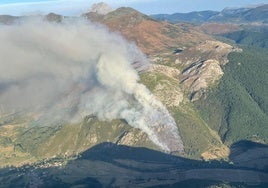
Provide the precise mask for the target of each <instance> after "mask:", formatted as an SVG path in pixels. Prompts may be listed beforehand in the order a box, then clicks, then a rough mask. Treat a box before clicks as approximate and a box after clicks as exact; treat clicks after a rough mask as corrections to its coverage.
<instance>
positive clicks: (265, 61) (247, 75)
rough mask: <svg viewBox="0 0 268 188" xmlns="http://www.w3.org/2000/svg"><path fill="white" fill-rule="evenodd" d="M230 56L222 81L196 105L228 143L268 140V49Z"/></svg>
mask: <svg viewBox="0 0 268 188" xmlns="http://www.w3.org/2000/svg"><path fill="white" fill-rule="evenodd" d="M228 58H229V60H230V62H229V64H228V65H226V66H225V68H224V72H225V74H224V76H223V78H222V80H221V82H220V84H219V85H218V86H217V88H215V89H214V90H212V91H211V92H210V93H209V94H208V97H207V98H206V99H204V100H200V101H198V102H196V103H195V105H196V106H197V107H198V108H199V110H200V113H201V115H202V117H203V118H204V119H205V120H206V121H207V122H208V124H209V125H210V126H211V128H213V129H214V130H216V131H218V132H219V134H220V135H221V137H222V139H223V140H224V141H225V142H226V143H228V144H231V143H233V142H235V141H239V140H242V139H251V140H255V141H261V142H264V143H267V142H268V139H267V135H268V129H267V126H268V95H267V93H268V79H267V78H268V72H267V70H268V55H267V49H261V48H253V47H251V48H244V51H243V53H231V54H230V55H229V57H228Z"/></svg>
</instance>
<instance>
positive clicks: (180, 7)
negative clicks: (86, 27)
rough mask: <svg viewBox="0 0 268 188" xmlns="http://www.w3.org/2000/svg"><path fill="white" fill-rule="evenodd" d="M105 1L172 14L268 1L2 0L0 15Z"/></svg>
mask: <svg viewBox="0 0 268 188" xmlns="http://www.w3.org/2000/svg"><path fill="white" fill-rule="evenodd" d="M100 1H102V2H106V3H108V4H109V5H110V6H111V7H113V8H118V7H122V6H128V7H132V8H135V9H137V10H139V11H140V12H143V13H145V14H159V13H166V14H172V13H177V12H182V13H185V12H191V11H202V10H216V11H220V10H222V9H224V8H226V7H231V8H233V7H234V8H237V7H244V6H250V5H259V4H268V0H0V15H1V14H9V15H31V14H44V13H50V12H54V13H58V14H62V15H69V16H70V15H81V14H82V13H85V12H87V10H89V9H90V7H91V5H92V4H94V3H97V2H100Z"/></svg>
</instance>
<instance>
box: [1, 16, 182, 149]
mask: <svg viewBox="0 0 268 188" xmlns="http://www.w3.org/2000/svg"><path fill="white" fill-rule="evenodd" d="M133 62H138V63H139V64H141V65H146V64H147V61H146V58H145V57H144V55H143V54H142V53H141V52H140V50H139V49H138V48H137V47H136V46H135V45H134V44H131V43H128V42H126V41H125V40H124V39H123V38H122V37H120V36H119V35H118V34H114V33H110V32H109V31H108V30H107V29H106V28H104V27H103V26H100V25H95V24H92V23H89V22H86V21H81V20H79V21H78V20H76V21H74V20H72V21H70V20H69V21H66V20H65V21H64V22H63V23H61V24H55V23H48V22H45V21H40V20H31V21H24V22H21V23H17V24H15V25H10V26H0V71H1V74H0V115H2V116H4V115H5V114H9V113H14V112H18V111H24V112H27V113H31V114H33V115H34V117H37V119H38V120H39V121H41V120H42V119H46V120H49V121H50V122H52V121H58V120H62V121H73V122H75V121H79V120H81V119H82V118H83V117H85V116H86V115H91V114H93V115H96V116H97V117H98V118H99V119H100V120H112V119H116V118H121V119H124V120H126V121H127V122H128V124H129V125H131V126H133V127H135V128H139V129H141V130H142V131H144V132H145V133H147V134H148V136H149V138H150V139H151V140H152V141H153V142H154V143H155V144H157V145H158V146H160V147H161V148H162V149H163V150H165V151H167V152H169V151H178V150H182V149H183V144H182V141H181V139H180V137H179V134H178V130H177V126H176V123H175V121H174V119H173V118H172V117H171V116H170V115H169V113H168V111H167V110H166V108H165V107H164V106H163V105H162V104H161V102H159V101H157V100H156V98H155V97H154V96H153V95H152V94H151V93H150V92H149V90H148V89H146V87H145V86H144V85H142V84H140V83H139V76H138V74H137V71H136V70H135V69H134V68H133Z"/></svg>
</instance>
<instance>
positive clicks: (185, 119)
mask: <svg viewBox="0 0 268 188" xmlns="http://www.w3.org/2000/svg"><path fill="white" fill-rule="evenodd" d="M141 80H142V82H143V83H144V84H145V85H146V86H147V87H148V88H149V89H150V90H151V91H152V92H153V93H154V94H155V95H156V96H158V97H159V96H160V98H161V96H166V97H167V96H168V95H172V93H173V90H174V88H175V87H176V86H178V85H179V81H178V80H175V79H173V78H171V77H168V76H166V75H164V74H161V73H157V72H149V73H144V74H143V75H141ZM158 84H163V85H164V88H163V90H160V91H159V90H158V91H157V90H156V88H157V86H158ZM162 87H163V86H162ZM165 91H170V93H169V94H168V95H165ZM171 97H172V96H170V97H169V98H171ZM174 100H176V99H174ZM162 101H163V100H162ZM163 102H167V103H169V101H163ZM164 104H165V103H164ZM168 110H169V111H170V112H171V114H172V116H173V117H174V119H175V121H176V123H177V125H178V128H179V132H180V135H181V137H182V140H183V142H184V146H185V152H186V156H187V157H189V158H195V159H196V158H200V156H201V154H202V153H203V152H205V151H207V150H209V149H211V148H213V147H215V146H217V147H219V146H221V142H220V140H219V138H218V136H217V134H215V132H213V131H212V130H211V129H210V127H209V126H208V125H207V124H206V122H205V121H204V120H203V119H202V118H201V117H200V115H199V113H198V111H197V110H196V108H195V106H194V105H193V104H192V103H191V102H190V101H189V100H188V99H187V97H185V96H184V98H183V101H182V102H181V103H180V105H179V106H178V107H168Z"/></svg>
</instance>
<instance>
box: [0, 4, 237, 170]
mask: <svg viewBox="0 0 268 188" xmlns="http://www.w3.org/2000/svg"><path fill="white" fill-rule="evenodd" d="M51 16H52V17H54V15H51ZM83 16H84V17H87V18H88V19H91V21H94V22H100V23H103V24H105V25H107V26H108V27H109V28H110V30H111V31H115V32H120V33H121V34H122V35H123V36H125V37H126V38H127V39H128V40H129V41H131V42H135V43H136V44H137V45H138V46H139V47H140V48H141V49H142V50H143V52H144V53H146V54H147V56H148V57H149V59H150V61H151V62H152V63H153V64H152V65H151V66H150V67H149V70H148V71H143V72H141V73H140V76H141V82H142V83H143V84H145V85H146V86H147V87H148V88H149V89H150V90H151V91H152V92H153V93H154V94H155V95H156V96H157V98H158V99H159V100H161V101H162V102H163V104H164V105H166V106H167V108H168V110H169V112H170V113H171V114H172V116H173V117H174V118H175V121H176V123H177V125H178V129H179V131H180V132H181V136H182V139H183V143H184V145H185V151H184V152H183V153H174V154H178V155H183V156H187V157H190V158H195V159H200V158H201V157H203V158H204V159H212V158H213V159H214V158H218V157H220V158H226V157H227V156H228V152H229V150H228V148H226V146H225V145H223V144H222V141H221V138H220V137H219V135H218V134H217V132H215V130H213V129H212V128H211V126H210V125H208V123H207V122H206V121H204V119H203V117H202V116H201V115H200V113H199V112H198V110H197V109H196V107H195V106H194V105H193V103H192V102H191V101H190V100H191V99H193V95H192V94H196V93H197V91H199V90H200V91H201V90H202V92H201V93H203V92H206V90H207V89H209V88H210V87H211V86H213V85H214V84H215V83H216V82H217V81H218V80H219V78H220V77H221V76H222V74H223V72H222V69H221V65H223V64H226V62H227V60H226V56H227V54H228V53H230V52H231V51H232V50H233V48H232V47H231V46H230V45H227V44H224V43H221V42H218V41H216V40H214V39H212V38H211V37H210V36H208V35H206V34H204V33H202V32H200V31H198V30H197V29H196V28H195V27H194V26H192V25H190V24H180V25H173V24H169V23H166V22H158V21H156V20H153V19H151V18H150V17H148V16H146V15H143V14H141V13H139V12H137V11H136V10H134V9H131V8H119V9H117V10H115V11H112V12H109V13H108V14H106V15H100V14H97V13H94V12H90V13H87V14H84V15H83ZM56 17H57V18H59V17H58V16H56ZM176 59H177V61H176ZM198 62H203V65H202V66H201V69H200V66H198V65H197V63H198ZM196 65H197V66H196ZM186 70H191V71H188V72H187V71H186ZM215 74H217V75H218V76H215ZM214 76H215V77H214ZM197 77H198V79H199V80H200V81H201V82H202V83H204V82H205V87H198V89H196V88H195V87H191V85H194V84H191V83H192V81H191V80H195V79H196V78H197ZM195 83H196V81H195ZM197 85H198V84H197ZM193 88H195V89H193ZM199 97H200V96H199V95H195V99H199ZM16 119H17V118H15V119H12V118H11V119H9V120H6V119H5V118H4V119H3V120H2V122H3V123H2V126H1V129H3V131H4V130H5V129H6V127H7V126H8V125H12V126H14V129H16V131H17V134H16V136H15V137H14V139H12V140H11V141H10V140H6V137H5V138H4V137H3V145H4V146H3V148H6V149H9V153H8V154H7V155H6V157H5V158H4V161H5V164H13V165H14V164H15V165H19V164H22V163H27V162H33V161H36V160H40V159H42V158H44V157H45V158H51V157H55V156H61V157H64V156H72V155H77V154H79V153H80V152H82V151H84V150H86V149H87V148H90V147H92V146H94V145H95V144H98V143H102V142H105V141H108V142H113V143H117V144H124V145H130V146H146V147H148V148H152V149H159V148H158V147H157V146H156V145H154V144H153V143H152V142H151V141H149V139H148V137H147V136H146V134H145V133H143V132H141V131H140V130H138V129H134V128H130V127H129V126H128V125H127V124H126V122H125V121H123V120H114V121H112V122H105V121H104V122H103V121H99V120H97V119H96V118H94V117H87V118H86V119H85V120H84V122H81V123H78V124H76V125H68V124H63V125H59V126H56V127H53V128H51V127H49V126H43V125H37V126H36V127H35V126H32V125H27V120H23V119H22V120H21V122H20V123H16ZM18 124H19V125H23V124H26V125H27V126H26V127H25V128H19V125H18ZM11 148H14V150H12V149H11ZM17 155H21V156H22V157H21V159H20V160H19V162H18V161H17V159H18V158H17V157H16V156H17ZM27 155H29V156H31V157H32V158H30V161H29V160H28V161H25V158H23V157H24V156H27Z"/></svg>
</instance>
